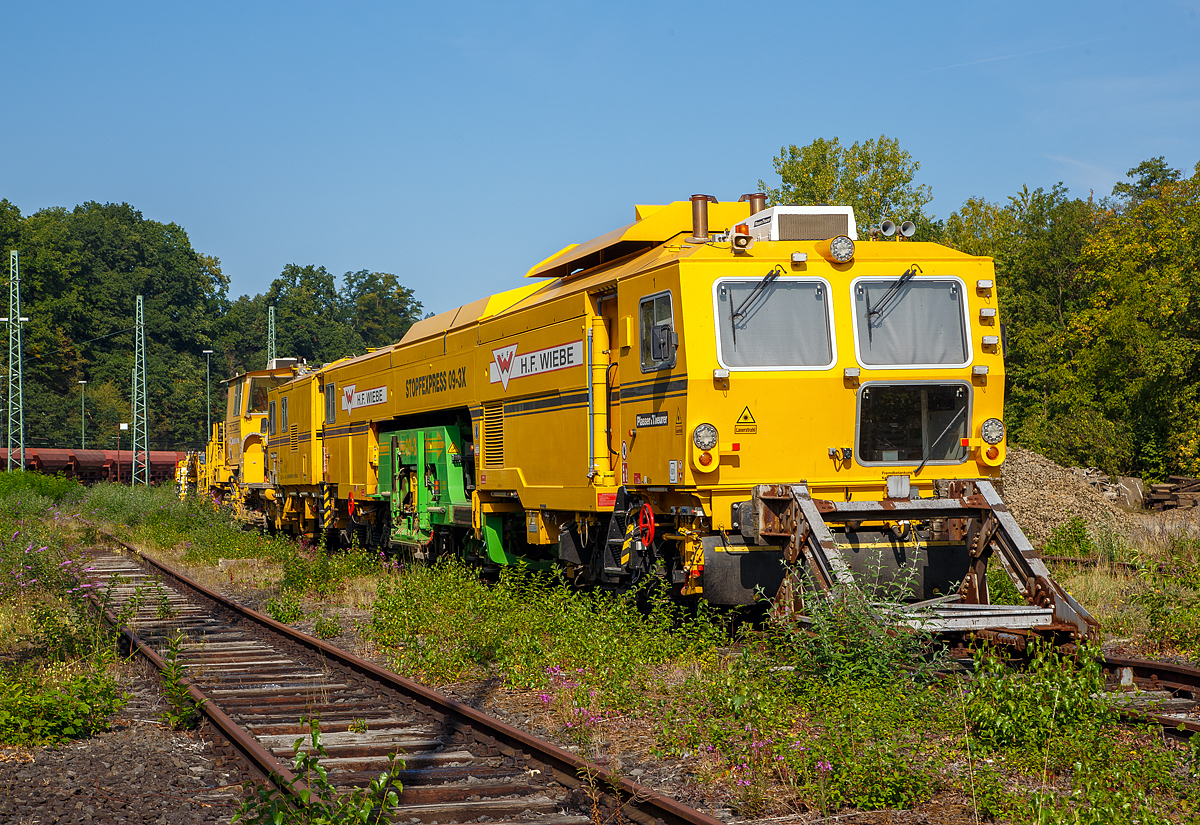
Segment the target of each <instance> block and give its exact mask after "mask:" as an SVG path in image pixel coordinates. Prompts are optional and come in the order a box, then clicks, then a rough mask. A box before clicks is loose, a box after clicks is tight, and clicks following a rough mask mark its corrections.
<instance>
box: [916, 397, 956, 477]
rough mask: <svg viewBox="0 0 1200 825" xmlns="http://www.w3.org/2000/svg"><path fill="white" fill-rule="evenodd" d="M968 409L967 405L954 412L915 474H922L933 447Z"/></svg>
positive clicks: (931, 444)
mask: <svg viewBox="0 0 1200 825" xmlns="http://www.w3.org/2000/svg"><path fill="white" fill-rule="evenodd" d="M966 411H967V408H966V407H960V408H959V410H958V412H957V413H955V414H954V417H953V418H951V419H950V423H949V424H947V425H946V428H945V429H944V430H942V431H941V433H939V434H938V437H937V438H935V439H934V440H933V441H932V442H930V444H929V452H927V453H926V454H925V457H924V458H922V459H921V463H920V464H919V465H917V469H916V472H914V473H913V475H915V476H919V475H920V474H921V471H922V470H924V469H925V465H926V464H928V463H929V459H930V458H932V457H933V448H934V447H936V446H937V445H938V444H940V443H941V441H942V439H943V438H945V436H946V433H948V432H950V428H951V427H953V426H954V425H955V423H956V422H957V421H958V419H959V416H961V415H962V414H963V413H965V412H966Z"/></svg>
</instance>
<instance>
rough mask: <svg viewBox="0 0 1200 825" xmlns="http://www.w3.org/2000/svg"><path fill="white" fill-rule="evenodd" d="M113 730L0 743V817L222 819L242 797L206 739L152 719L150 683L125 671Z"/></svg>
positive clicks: (192, 824)
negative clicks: (47, 744)
mask: <svg viewBox="0 0 1200 825" xmlns="http://www.w3.org/2000/svg"><path fill="white" fill-rule="evenodd" d="M122 689H123V690H125V691H126V692H128V693H130V694H131V701H130V703H129V704H128V705H127V706H126V707H125V708H124V709H123V710H122V711H121V713H120V714H119V716H118V717H117V718H116V719H114V720H113V725H112V729H111V730H109V731H108V732H106V733H101V734H97V735H96V736H93V737H91V738H90V739H85V740H81V741H77V742H72V743H70V744H67V745H63V746H62V747H59V748H55V749H51V748H34V749H32V750H25V749H19V748H7V749H3V750H0V822H5V823H12V824H13V825H35V824H36V825H43V823H64V824H65V823H85V822H88V823H96V825H108V823H113V825H117V823H130V825H139V823H155V825H200V823H225V822H229V821H230V819H231V818H232V816H233V813H234V811H235V810H236V809H237V805H238V803H239V802H240V800H241V796H242V788H241V787H240V786H239V785H236V784H230V783H233V782H237V781H238V777H237V776H236V775H235V776H230V775H229V774H228V773H227V772H226V771H225V770H224V769H223V768H222V767H221V766H220V765H219V762H220V761H221V760H220V759H219V758H218V757H217V755H216V754H214V753H213V749H212V746H211V743H210V742H207V741H205V740H204V739H203V738H201V737H200V736H199V735H198V734H194V733H191V734H187V733H173V732H171V731H169V730H166V729H164V728H163V727H162V726H161V725H159V724H157V723H156V719H155V717H156V715H157V710H158V708H157V704H158V702H159V701H160V700H159V699H158V697H157V691H156V689H155V687H154V685H153V684H152V683H150V682H149V681H147V680H146V679H145V678H144V677H143V676H141V675H138V674H130V673H126V674H124V675H123V679H122Z"/></svg>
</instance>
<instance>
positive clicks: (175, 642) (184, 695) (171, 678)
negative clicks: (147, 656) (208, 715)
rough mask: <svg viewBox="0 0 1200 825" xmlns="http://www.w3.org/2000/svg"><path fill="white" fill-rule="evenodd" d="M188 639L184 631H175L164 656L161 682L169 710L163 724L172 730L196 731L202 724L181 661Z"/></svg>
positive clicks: (200, 704)
mask: <svg viewBox="0 0 1200 825" xmlns="http://www.w3.org/2000/svg"><path fill="white" fill-rule="evenodd" d="M186 639H187V637H186V636H185V635H184V633H183V631H182V630H177V631H175V633H174V635H172V636H170V637H168V639H167V650H166V653H165V655H164V656H163V662H164V665H165V666H164V667H163V671H162V675H161V676H160V678H159V682H160V684H161V685H162V694H163V699H165V700H166V702H167V709H166V710H165V711H163V724H165V725H166V726H167V727H169V728H170V729H171V730H194V729H195V728H196V726H197V725H199V724H200V707H201V706H202V705H203V704H204V703H203V701H202V702H200V703H199V704H197V703H196V702H195V701H194V700H193V699H192V697H191V694H190V693H189V692H188V686H187V684H185V683H184V681H183V679H184V676H185V674H186V669H185V667H184V665H183V663H182V662H180V661H179V652H180V651H181V650H182V649H183V643H184V641H186Z"/></svg>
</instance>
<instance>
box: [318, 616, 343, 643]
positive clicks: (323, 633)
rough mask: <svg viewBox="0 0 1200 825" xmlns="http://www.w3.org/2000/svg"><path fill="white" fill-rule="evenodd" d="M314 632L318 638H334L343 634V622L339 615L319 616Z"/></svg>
mask: <svg viewBox="0 0 1200 825" xmlns="http://www.w3.org/2000/svg"><path fill="white" fill-rule="evenodd" d="M313 632H314V633H316V634H317V638H318V639H333V638H335V637H337V636H341V635H342V623H341V622H340V621H339V620H338V617H337V616H317V619H316V624H315V625H314V627H313Z"/></svg>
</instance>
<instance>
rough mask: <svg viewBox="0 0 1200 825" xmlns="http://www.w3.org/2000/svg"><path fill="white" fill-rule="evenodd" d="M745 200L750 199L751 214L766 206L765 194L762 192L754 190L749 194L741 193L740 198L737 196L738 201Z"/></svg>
mask: <svg viewBox="0 0 1200 825" xmlns="http://www.w3.org/2000/svg"><path fill="white" fill-rule="evenodd" d="M746 201H750V214H751V215H753V214H755V213H756V212H761V211H763V210H764V209H766V208H767V196H766V195H764V194H763V193H762V192H754V193H752V194H749V195H742V196H741V197H740V198H738V203H745V202H746Z"/></svg>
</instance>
